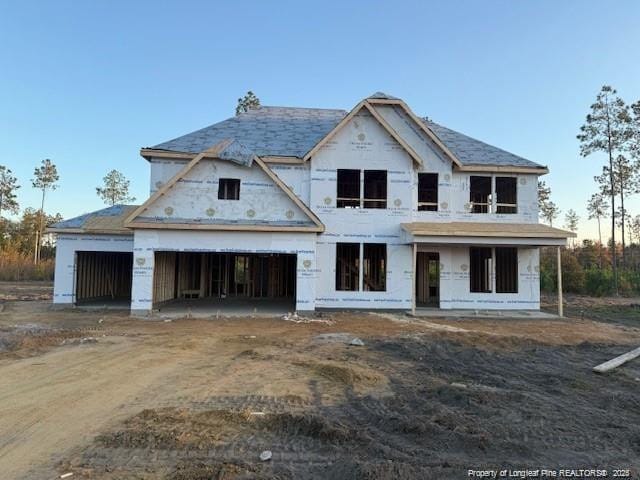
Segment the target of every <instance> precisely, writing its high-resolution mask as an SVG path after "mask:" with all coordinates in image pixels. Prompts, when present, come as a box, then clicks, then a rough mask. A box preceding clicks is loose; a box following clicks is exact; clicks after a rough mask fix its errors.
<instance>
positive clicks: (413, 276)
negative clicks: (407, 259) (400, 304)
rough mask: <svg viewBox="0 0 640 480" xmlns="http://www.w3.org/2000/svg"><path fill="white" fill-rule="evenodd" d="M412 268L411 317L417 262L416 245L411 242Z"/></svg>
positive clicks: (414, 303)
mask: <svg viewBox="0 0 640 480" xmlns="http://www.w3.org/2000/svg"><path fill="white" fill-rule="evenodd" d="M412 249H413V251H412V255H411V256H412V260H411V263H412V265H413V266H412V268H411V315H415V314H416V278H417V277H416V268H417V263H418V262H417V260H418V245H417V244H416V243H415V242H413V243H412Z"/></svg>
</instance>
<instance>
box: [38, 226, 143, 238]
mask: <svg viewBox="0 0 640 480" xmlns="http://www.w3.org/2000/svg"><path fill="white" fill-rule="evenodd" d="M45 231H46V233H56V234H75V235H77V234H80V235H122V236H124V237H132V236H133V230H131V229H126V230H122V229H118V230H109V229H101V230H86V229H84V228H47V229H46V230H45Z"/></svg>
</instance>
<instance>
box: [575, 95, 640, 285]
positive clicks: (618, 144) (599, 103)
mask: <svg viewBox="0 0 640 480" xmlns="http://www.w3.org/2000/svg"><path fill="white" fill-rule="evenodd" d="M616 94H617V92H616V90H615V89H613V88H612V87H610V86H608V85H604V86H603V87H602V89H601V90H600V92H599V93H598V95H597V96H596V101H595V103H593V104H592V105H591V112H590V113H589V114H588V115H587V117H586V120H585V123H584V125H582V126H581V127H580V133H579V134H578V135H577V138H578V140H579V141H580V155H582V156H583V157H587V156H589V155H591V154H593V153H596V152H603V153H606V154H607V157H608V167H609V170H608V172H607V173H608V176H609V181H608V184H607V185H605V187H606V188H608V190H609V191H608V194H609V198H610V200H611V212H612V213H611V245H612V247H611V258H612V268H613V282H614V291H615V292H616V294H617V293H618V265H617V258H616V257H617V255H616V219H615V216H616V215H615V196H616V192H615V179H614V171H615V165H614V161H615V157H616V156H617V155H619V154H621V153H622V152H623V151H624V150H625V148H626V147H627V145H628V143H629V140H630V137H631V135H630V131H631V130H630V124H631V116H630V114H629V107H627V105H626V104H625V103H624V100H622V99H621V98H620V97H617V96H616Z"/></svg>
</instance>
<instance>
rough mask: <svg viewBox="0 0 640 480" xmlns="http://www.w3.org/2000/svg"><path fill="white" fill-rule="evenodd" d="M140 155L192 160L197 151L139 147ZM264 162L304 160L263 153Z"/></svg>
mask: <svg viewBox="0 0 640 480" xmlns="http://www.w3.org/2000/svg"><path fill="white" fill-rule="evenodd" d="M140 156H141V157H143V158H144V159H145V160H147V161H151V159H152V158H166V159H169V160H170V159H176V160H185V161H189V160H193V159H194V158H195V157H197V156H198V154H197V153H189V152H172V151H169V150H156V149H153V148H141V149H140ZM259 158H260V159H261V160H262V161H263V162H264V163H285V164H292V165H299V164H302V163H305V161H304V160H303V159H302V158H300V157H294V156H284V155H265V156H261V157H259Z"/></svg>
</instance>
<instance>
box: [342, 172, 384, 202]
mask: <svg viewBox="0 0 640 480" xmlns="http://www.w3.org/2000/svg"><path fill="white" fill-rule="evenodd" d="M361 173H363V175H362V177H363V183H364V188H361V185H360V177H361ZM337 184H338V191H337V195H336V197H337V198H336V206H337V207H338V208H387V171H386V170H364V171H363V172H361V171H360V170H349V169H338V177H337Z"/></svg>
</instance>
